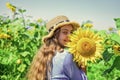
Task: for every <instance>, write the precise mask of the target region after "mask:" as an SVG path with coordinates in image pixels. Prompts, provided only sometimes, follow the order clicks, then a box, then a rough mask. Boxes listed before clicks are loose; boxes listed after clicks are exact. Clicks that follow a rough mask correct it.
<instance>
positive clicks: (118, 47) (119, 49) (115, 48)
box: [113, 45, 120, 56]
mask: <svg viewBox="0 0 120 80" xmlns="http://www.w3.org/2000/svg"><path fill="white" fill-rule="evenodd" d="M113 51H114V53H115V54H116V55H119V56H120V45H113Z"/></svg>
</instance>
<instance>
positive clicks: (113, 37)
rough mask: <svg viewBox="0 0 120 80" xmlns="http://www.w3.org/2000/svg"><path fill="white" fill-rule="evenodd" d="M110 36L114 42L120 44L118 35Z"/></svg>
mask: <svg viewBox="0 0 120 80" xmlns="http://www.w3.org/2000/svg"><path fill="white" fill-rule="evenodd" d="M110 36H111V39H112V40H114V41H116V42H117V43H119V44H120V36H119V35H118V34H116V33H112V34H111V35H110Z"/></svg>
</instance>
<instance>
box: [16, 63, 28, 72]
mask: <svg viewBox="0 0 120 80" xmlns="http://www.w3.org/2000/svg"><path fill="white" fill-rule="evenodd" d="M26 67H27V66H26V65H25V64H21V65H20V66H19V67H18V68H17V70H18V71H20V72H24V71H25V68H26Z"/></svg>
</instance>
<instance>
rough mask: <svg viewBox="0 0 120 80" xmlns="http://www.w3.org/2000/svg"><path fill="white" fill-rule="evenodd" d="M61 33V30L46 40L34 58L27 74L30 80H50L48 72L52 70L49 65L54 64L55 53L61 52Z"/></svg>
mask: <svg viewBox="0 0 120 80" xmlns="http://www.w3.org/2000/svg"><path fill="white" fill-rule="evenodd" d="M59 32H60V29H57V30H56V31H55V33H54V35H53V36H52V37H51V38H48V39H46V40H45V43H44V44H43V45H42V46H41V48H40V49H39V51H38V53H37V54H36V55H35V56H34V58H33V61H32V63H31V66H30V69H29V71H28V73H27V79H28V80H49V76H47V72H48V71H50V70H51V66H50V65H49V64H51V63H52V58H53V56H54V55H55V51H56V50H60V46H59V44H58V40H57V38H58V36H59Z"/></svg>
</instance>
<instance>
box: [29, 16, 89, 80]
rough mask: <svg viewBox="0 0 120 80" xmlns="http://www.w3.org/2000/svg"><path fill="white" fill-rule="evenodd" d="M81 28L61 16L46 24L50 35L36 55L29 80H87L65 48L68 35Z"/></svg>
mask: <svg viewBox="0 0 120 80" xmlns="http://www.w3.org/2000/svg"><path fill="white" fill-rule="evenodd" d="M78 27H80V26H79V24H78V23H76V22H70V21H69V19H68V18H67V17H66V16H63V15H60V16H57V17H55V18H53V19H52V20H50V21H49V22H48V23H47V24H46V28H47V30H48V31H49V34H48V35H47V36H45V37H44V38H43V45H42V46H41V48H40V49H39V51H38V53H37V54H36V55H35V57H34V59H33V61H32V64H31V66H30V69H29V71H28V74H27V78H28V80H87V78H86V75H85V73H84V71H83V70H82V69H81V68H79V67H78V66H77V64H76V63H75V62H74V61H73V56H72V54H70V53H69V52H68V51H67V50H66V49H65V48H66V46H65V45H66V43H67V42H69V38H68V35H69V34H71V33H72V32H73V31H74V30H76V29H77V28H78Z"/></svg>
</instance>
